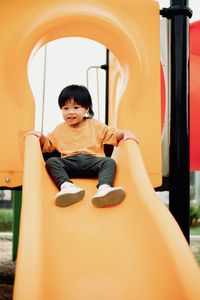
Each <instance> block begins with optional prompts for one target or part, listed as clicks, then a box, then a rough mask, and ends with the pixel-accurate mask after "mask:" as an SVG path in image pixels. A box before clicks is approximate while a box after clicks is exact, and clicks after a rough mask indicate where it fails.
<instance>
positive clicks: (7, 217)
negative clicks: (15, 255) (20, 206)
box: [0, 208, 13, 232]
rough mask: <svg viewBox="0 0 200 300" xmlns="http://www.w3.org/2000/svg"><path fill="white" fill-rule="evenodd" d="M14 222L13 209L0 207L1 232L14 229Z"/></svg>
mask: <svg viewBox="0 0 200 300" xmlns="http://www.w3.org/2000/svg"><path fill="white" fill-rule="evenodd" d="M12 224H13V209H12V208H1V209H0V232H3V231H12Z"/></svg>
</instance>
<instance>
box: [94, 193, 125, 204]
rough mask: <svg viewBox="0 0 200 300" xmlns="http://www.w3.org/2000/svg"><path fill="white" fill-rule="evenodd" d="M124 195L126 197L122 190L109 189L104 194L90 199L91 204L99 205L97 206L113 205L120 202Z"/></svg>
mask: <svg viewBox="0 0 200 300" xmlns="http://www.w3.org/2000/svg"><path fill="white" fill-rule="evenodd" d="M125 197H126V194H125V192H124V191H123V190H115V191H110V192H109V193H108V194H107V195H105V196H101V197H94V198H93V199H92V204H93V205H94V206H95V207H99V208H102V207H109V206H115V205H118V204H120V203H121V202H122V201H123V200H124V198H125Z"/></svg>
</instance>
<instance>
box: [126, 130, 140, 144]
mask: <svg viewBox="0 0 200 300" xmlns="http://www.w3.org/2000/svg"><path fill="white" fill-rule="evenodd" d="M123 140H124V141H126V140H134V141H135V142H136V143H137V144H139V139H138V138H137V136H136V135H135V134H134V133H133V132H131V131H128V130H125V131H124V137H123Z"/></svg>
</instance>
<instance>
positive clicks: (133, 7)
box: [0, 0, 161, 187]
mask: <svg viewBox="0 0 200 300" xmlns="http://www.w3.org/2000/svg"><path fill="white" fill-rule="evenodd" d="M0 15H1V18H0V23H1V26H0V44H1V47H0V99H1V109H0V113H1V115H0V122H1V123H0V128H1V132H0V137H1V147H0V158H1V161H0V186H5V185H6V186H8V187H13V186H16V185H19V184H21V183H22V161H21V159H20V151H19V145H18V138H17V137H18V133H19V132H21V131H26V130H30V129H33V127H34V114H35V107H34V99H33V96H32V93H31V89H30V86H29V83H28V77H27V64H28V59H29V57H30V54H34V53H35V51H36V50H37V49H38V48H39V47H41V45H43V44H44V43H46V42H49V41H52V40H54V39H57V38H61V37H67V36H80V37H86V38H89V39H94V40H96V41H98V42H100V43H102V44H104V45H105V46H106V47H107V48H109V49H110V50H111V52H112V53H113V54H114V55H115V57H116V58H117V60H118V62H119V65H120V78H119V80H118V82H117V85H116V86H115V88H116V92H115V94H116V96H117V98H116V99H115V104H116V106H115V109H114V110H115V114H114V116H113V118H114V124H115V125H116V126H117V127H119V128H121V129H129V130H132V131H134V132H135V133H136V134H137V135H138V137H139V139H140V147H141V150H142V155H143V157H144V161H145V165H146V168H147V170H148V172H149V174H150V178H151V180H152V183H153V184H154V186H157V185H160V184H161V112H160V110H161V109H160V66H159V63H160V59H159V58H160V49H159V20H160V17H159V6H158V4H157V2H155V1H153V0H134V1H129V0H125V1H121V0H101V1H100V0H88V1H85V0H76V1H74V0H66V1H63V0H43V1H41V0H29V1H25V0H18V1H14V2H13V1H12V0H7V1H1V3H0ZM111 89H112V87H111ZM111 101H112V100H111ZM19 173H20V174H21V175H20V176H19ZM6 178H9V182H7V181H6Z"/></svg>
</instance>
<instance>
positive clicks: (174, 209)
mask: <svg viewBox="0 0 200 300" xmlns="http://www.w3.org/2000/svg"><path fill="white" fill-rule="evenodd" d="M170 4H171V7H174V6H178V7H179V9H180V8H181V7H184V8H185V7H187V6H188V1H187V0H171V3H170ZM188 64H189V17H188V16H187V15H186V14H184V13H183V14H180V10H179V12H178V14H177V15H176V13H174V14H173V16H172V17H171V124H170V190H169V209H170V211H171V213H172V214H173V216H174V217H175V219H176V221H177V222H178V224H179V226H180V228H181V230H182V232H183V234H184V236H185V238H186V240H187V241H188V243H189V208H190V176H189V171H190V170H189V111H188V110H189V95H188V73H189V72H188Z"/></svg>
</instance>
